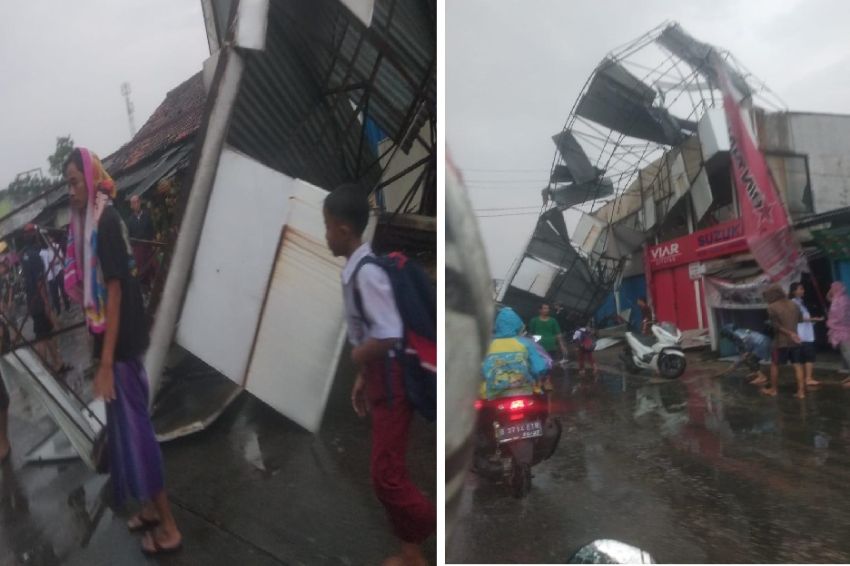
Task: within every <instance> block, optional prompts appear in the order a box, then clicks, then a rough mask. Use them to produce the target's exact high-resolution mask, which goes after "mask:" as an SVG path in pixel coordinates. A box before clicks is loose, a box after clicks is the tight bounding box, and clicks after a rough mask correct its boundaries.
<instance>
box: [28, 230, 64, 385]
mask: <svg viewBox="0 0 850 566" xmlns="http://www.w3.org/2000/svg"><path fill="white" fill-rule="evenodd" d="M38 239H39V235H38V227H36V226H35V225H34V224H27V225H26V226H25V227H24V233H23V238H22V240H23V242H24V251H23V253H22V254H21V271H22V272H23V276H24V287H25V291H26V296H27V311H28V312H29V315H30V317H31V318H32V329H33V334H34V335H35V340H34V341H35V349H36V351H37V352H38V354H39V355H40V356H41V358H42V360H44V362H45V363H46V364H47V365H48V367H49V368H50V370H51V371H54V372H56V373H59V374H62V373H67V372H68V371H70V370H71V369H72V368H71V366H69V365H67V364H65V363H63V362H62V357H61V356H60V355H59V347H58V346H57V345H56V338H53V337H51V333H52V332H53V331H54V330H56V327H57V326H58V324H57V323H56V315H55V314H54V312H53V311H52V309H51V307H50V300H49V299H48V296H47V281H46V278H45V273H44V262H43V261H42V260H41V255H40V250H39V245H38Z"/></svg>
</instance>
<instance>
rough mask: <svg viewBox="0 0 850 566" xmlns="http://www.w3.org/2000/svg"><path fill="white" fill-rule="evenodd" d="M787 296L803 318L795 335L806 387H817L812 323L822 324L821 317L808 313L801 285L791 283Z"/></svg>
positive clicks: (818, 383)
mask: <svg viewBox="0 0 850 566" xmlns="http://www.w3.org/2000/svg"><path fill="white" fill-rule="evenodd" d="M788 296H789V297H790V299H791V300H792V301H793V302H794V304H796V305H797V308H799V309H800V315H801V316H802V317H803V320H802V322H800V323H799V324H798V325H797V335H798V336H799V337H800V362H801V363H802V364H803V373H804V376H805V381H806V387H817V386H818V385H820V384H821V383H820V381H817V380H816V379H815V378H814V371H815V361H816V360H817V353H816V351H815V325H814V323H815V322H822V321H823V317H822V316H815V317H813V316H812V315H811V313H809V309H808V308H807V307H806V303H805V302H804V300H803V299H804V297H805V296H806V290H805V289H804V288H803V284H802V283H799V282H798V283H792V284H791V288H790V290H789V293H788Z"/></svg>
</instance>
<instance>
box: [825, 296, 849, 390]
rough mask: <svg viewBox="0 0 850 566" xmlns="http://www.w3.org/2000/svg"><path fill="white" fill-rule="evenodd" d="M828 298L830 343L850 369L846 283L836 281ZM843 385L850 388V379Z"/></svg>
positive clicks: (842, 383) (828, 334) (827, 322)
mask: <svg viewBox="0 0 850 566" xmlns="http://www.w3.org/2000/svg"><path fill="white" fill-rule="evenodd" d="M826 298H827V300H828V301H830V303H831V304H830V307H829V318H827V321H826V326H827V328H828V329H829V330H828V332H827V337H828V338H829V343H830V344H832V347H833V348H838V349H839V350H840V351H841V356H842V357H843V358H844V361H845V363H846V364H847V366H848V367H850V297H848V296H847V289H846V288H845V287H844V283H840V282H838V281H835V282H834V283H833V284H832V286H831V287H830V288H829V293H827V295H826ZM841 385H842V386H843V387H847V388H850V377H848V378H847V379H845V380H844V381H842V382H841Z"/></svg>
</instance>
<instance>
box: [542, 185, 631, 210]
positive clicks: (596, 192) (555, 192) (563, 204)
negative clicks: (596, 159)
mask: <svg viewBox="0 0 850 566" xmlns="http://www.w3.org/2000/svg"><path fill="white" fill-rule="evenodd" d="M544 192H545V194H546V196H547V197H548V198H549V199H551V200H552V201H553V202H554V203H555V204H556V205H558V206H559V207H560V208H562V209H564V208H570V207H571V206H575V205H577V204H581V203H583V202H587V201H589V200H597V199H601V198H605V197H609V196H611V195H613V194H614V184H613V183H612V182H611V181H610V179H605V178H603V179H599V180H598V181H590V182H588V183H570V184H568V185H561V186H559V187H552V188H547V189H545V190H544Z"/></svg>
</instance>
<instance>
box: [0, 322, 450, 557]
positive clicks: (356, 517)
mask: <svg viewBox="0 0 850 566" xmlns="http://www.w3.org/2000/svg"><path fill="white" fill-rule="evenodd" d="M62 350H63V352H65V353H66V355H67V356H68V360H69V361H71V362H72V363H74V365H75V366H76V367H77V368H78V369H77V370H75V371H74V372H72V374H71V375H70V376H69V378H68V379H69V382H71V383H73V384H74V385H75V388H83V389H85V388H86V387H88V384H87V380H86V378H84V377H83V375H82V372H81V371H80V370H79V368H84V367H86V364H87V363H88V350H87V349H86V348H84V347H83V345H82V339H81V338H80V337H79V336H77V337H73V336H68V337H64V338H63V339H62ZM349 387H350V385H349V384H348V383H340V384H338V385H337V386H335V388H334V391H333V392H332V393H331V399H330V401H329V407H328V411H327V413H326V418H325V421H324V423H323V428H322V431H321V432H320V433H319V434H318V435H315V436H314V435H312V434H309V433H307V432H305V431H304V430H303V429H301V428H299V427H298V426H297V425H295V424H293V423H292V422H290V421H288V420H287V419H285V418H284V417H282V416H281V415H279V414H278V413H276V412H275V411H274V410H272V409H270V408H269V407H268V406H266V405H264V404H263V403H261V402H259V401H257V400H256V399H255V398H254V397H252V396H251V395H249V394H247V393H243V394H242V395H241V396H240V397H239V398H238V399H237V400H236V401H235V402H234V403H233V404H232V405H231V406H230V407H229V408H228V409H227V410H226V411H225V412H224V414H223V415H222V416H221V417H220V418H219V419H218V420H217V421H216V422H215V423H213V424H212V425H211V426H210V427H209V428H208V429H207V430H205V431H203V432H200V433H197V434H194V435H192V436H189V437H185V438H182V439H178V440H175V441H172V442H168V443H165V444H163V445H162V449H163V455H164V458H165V467H166V488H167V489H168V491H169V493H170V495H171V498H172V502H173V504H174V513H175V516H176V518H177V522H178V525H179V526H180V528H181V529H182V531H183V535H184V549H183V551H182V552H181V553H180V554H178V555H175V556H173V557H167V558H161V559H160V560H159V561H158V563H161V564H174V565H184V564H185V565H189V564H191V565H197V564H204V565H232V564H240V565H245V566H248V565H254V564H257V565H261V566H262V565H278V564H310V565H313V564H329V565H361V564H362V565H373V564H378V563H380V561H381V560H382V559H383V558H385V557H386V556H387V555H388V554H389V553H391V552H394V551H396V549H397V544H398V543H397V541H396V540H395V539H394V537H393V536H392V534H391V531H390V527H389V524H388V522H387V520H386V517H385V515H384V512H383V509H382V507H381V506H380V504H379V503H378V501H377V500H376V499H375V497H374V495H373V492H372V488H371V484H370V479H369V457H368V455H369V448H370V440H369V435H370V431H369V424H368V421H366V420H360V419H358V418H357V417H356V416H355V415H354V413H353V411H352V409H351V407H350V405H349V401H348V397H349V396H348V388H349ZM10 393H11V397H12V407H11V418H10V436H11V439H12V444H13V457H12V461H11V464H9V465H4V466H2V469H0V566H11V565H36V566H53V565H59V564H72V565H80V566H96V565H118V564H120V565H122V566H123V565H130V566H132V565H134V564H152V563H157V561H154V560H149V559H146V558H145V557H144V556H143V555H142V554H141V552H140V548H139V545H140V537H139V536H137V535H132V534H130V533H128V532H127V529H126V528H125V521H126V518H127V516H128V514H129V510H117V509H113V508H111V507H110V504H109V503H110V502H109V500H110V497H109V493H110V490H109V486H108V485H107V483H106V477H105V476H98V475H96V474H94V473H92V472H90V471H89V470H88V469H87V468H86V467H85V465H84V464H82V463H81V462H80V461H79V460H74V461H68V462H64V463H60V464H26V463H25V462H24V456H25V454H26V453H27V452H28V451H29V450H30V449H31V448H32V447H33V446H35V445H36V444H38V443H39V442H40V441H41V440H42V439H44V438H45V437H46V436H47V435H48V434H49V433H51V431H53V430H55V425H54V424H53V422H52V421H51V420H50V419H49V417H48V416H47V415H46V413H45V410H44V408H43V407H41V406H40V404H39V403H38V402H33V400H30V399H28V398H27V396H26V394H25V392H24V391H23V390H22V389H21V388H19V387H16V385H15V384H14V383H10ZM435 461H436V432H435V428H434V427H433V426H431V425H427V424H425V423H424V422H423V421H420V420H418V418H417V420H416V421H415V423H414V427H413V431H412V439H411V450H410V451H409V453H408V462H409V465H410V469H411V474H412V476H413V478H414V480H415V481H416V482H417V484H418V485H419V486H420V487H422V488H423V489H424V491H425V492H426V493H427V494H428V495H429V497H430V498H431V499H432V500H435V499H436V470H435V465H434V462H435ZM130 510H132V509H130ZM426 553H427V555H428V556H429V557H430V558H431V561H432V562H433V561H434V560H435V557H436V539H435V537H432V538H431V540H429V541H428V545H427V548H426Z"/></svg>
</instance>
